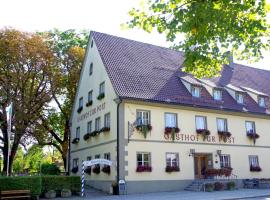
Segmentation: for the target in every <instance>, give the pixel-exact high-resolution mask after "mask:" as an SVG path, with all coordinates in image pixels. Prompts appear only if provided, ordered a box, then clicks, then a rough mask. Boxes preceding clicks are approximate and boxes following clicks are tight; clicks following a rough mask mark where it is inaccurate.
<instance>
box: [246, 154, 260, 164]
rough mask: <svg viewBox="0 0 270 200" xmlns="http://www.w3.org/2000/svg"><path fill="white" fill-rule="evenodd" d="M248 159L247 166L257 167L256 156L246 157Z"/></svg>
mask: <svg viewBox="0 0 270 200" xmlns="http://www.w3.org/2000/svg"><path fill="white" fill-rule="evenodd" d="M248 158H249V166H252V167H259V158H258V156H256V155H252V156H248Z"/></svg>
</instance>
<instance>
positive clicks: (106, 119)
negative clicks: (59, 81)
mask: <svg viewBox="0 0 270 200" xmlns="http://www.w3.org/2000/svg"><path fill="white" fill-rule="evenodd" d="M110 118H111V117H110V113H107V114H105V115H104V127H108V128H109V127H110V120H111V119H110Z"/></svg>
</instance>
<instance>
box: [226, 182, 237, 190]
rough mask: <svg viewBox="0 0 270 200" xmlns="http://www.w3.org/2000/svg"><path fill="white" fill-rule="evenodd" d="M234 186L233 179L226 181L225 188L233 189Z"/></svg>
mask: <svg viewBox="0 0 270 200" xmlns="http://www.w3.org/2000/svg"><path fill="white" fill-rule="evenodd" d="M235 186H236V184H235V182H234V181H230V182H228V183H227V189H228V190H234V189H235Z"/></svg>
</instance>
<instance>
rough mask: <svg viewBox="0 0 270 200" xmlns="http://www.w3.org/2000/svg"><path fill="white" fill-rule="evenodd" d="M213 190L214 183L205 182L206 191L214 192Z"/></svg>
mask: <svg viewBox="0 0 270 200" xmlns="http://www.w3.org/2000/svg"><path fill="white" fill-rule="evenodd" d="M213 190H214V185H213V184H212V183H206V184H205V191H206V192H213Z"/></svg>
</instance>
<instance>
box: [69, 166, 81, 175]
mask: <svg viewBox="0 0 270 200" xmlns="http://www.w3.org/2000/svg"><path fill="white" fill-rule="evenodd" d="M78 170H79V167H78V166H77V167H73V168H72V169H71V171H72V173H74V174H76V173H77V172H78Z"/></svg>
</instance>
